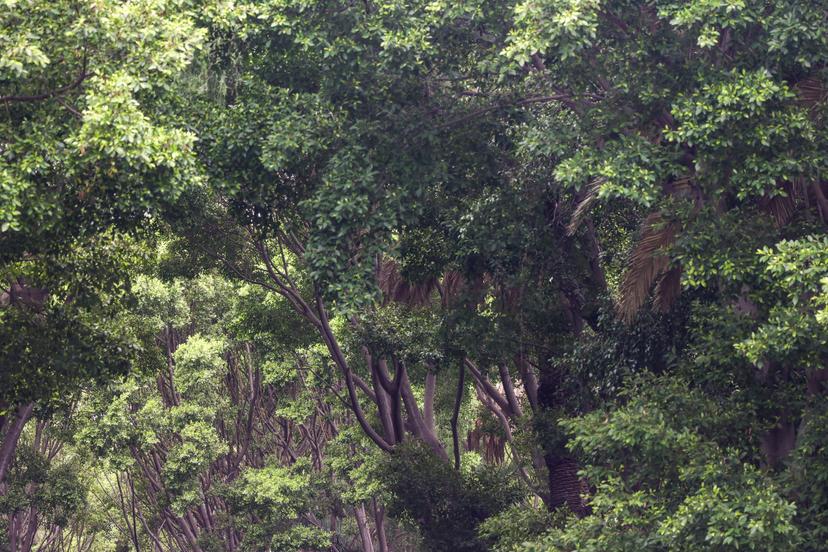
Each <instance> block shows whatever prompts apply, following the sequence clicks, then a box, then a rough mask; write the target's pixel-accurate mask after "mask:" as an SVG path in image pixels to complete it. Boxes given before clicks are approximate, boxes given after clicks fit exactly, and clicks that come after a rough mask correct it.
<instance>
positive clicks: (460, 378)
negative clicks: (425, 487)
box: [451, 363, 466, 470]
mask: <svg viewBox="0 0 828 552" xmlns="http://www.w3.org/2000/svg"><path fill="white" fill-rule="evenodd" d="M465 389H466V367H465V366H464V365H463V364H462V363H461V364H460V373H459V374H458V375H457V392H456V393H455V395H454V411H453V412H452V414H451V440H452V442H453V444H454V469H456V470H459V469H460V434H459V433H458V431H457V420H458V419H459V418H460V407H461V406H462V403H463V391H464V390H465Z"/></svg>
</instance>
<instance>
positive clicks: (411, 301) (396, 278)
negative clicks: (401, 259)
mask: <svg viewBox="0 0 828 552" xmlns="http://www.w3.org/2000/svg"><path fill="white" fill-rule="evenodd" d="M436 286H437V279H436V278H429V279H427V280H426V281H424V282H419V283H414V282H410V281H408V280H406V279H405V278H404V277H403V276H402V274H400V271H399V267H398V266H397V263H396V262H395V261H393V260H392V259H386V260H384V261H382V262H381V263H380V268H379V288H380V291H382V297H383V303H384V304H388V303H390V302H392V301H393V302H395V303H402V304H405V305H409V306H424V305H427V304H429V303H430V302H431V295H432V292H433V291H434V290H435V289H436Z"/></svg>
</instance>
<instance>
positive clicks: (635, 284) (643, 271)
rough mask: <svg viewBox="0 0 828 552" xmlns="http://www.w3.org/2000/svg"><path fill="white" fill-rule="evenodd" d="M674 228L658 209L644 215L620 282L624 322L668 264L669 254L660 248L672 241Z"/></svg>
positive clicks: (640, 303) (629, 318) (633, 313)
mask: <svg viewBox="0 0 828 552" xmlns="http://www.w3.org/2000/svg"><path fill="white" fill-rule="evenodd" d="M677 230H678V225H677V224H676V223H675V222H669V221H665V220H664V219H663V217H662V216H661V214H660V213H652V214H650V215H649V216H648V217H647V218H646V219H644V222H643V223H642V225H641V237H640V239H639V240H638V243H637V244H636V245H635V247H634V248H633V250H632V253H631V254H630V261H629V264H628V265H627V270H626V272H625V274H624V278H623V280H622V282H621V298H620V300H619V301H618V312H619V314H620V316H621V318H622V319H623V320H625V321H626V322H629V321H631V320H632V319H633V317H634V316H635V314H636V313H637V312H638V309H640V308H641V306H642V305H643V304H644V302H645V301H646V300H647V297H648V296H649V294H650V289H652V287H653V284H655V283H656V281H657V280H658V278H659V276H661V275H662V274H663V273H664V272H665V271H667V270H668V268H669V267H670V258H669V257H668V256H667V255H665V254H664V251H663V250H664V248H665V247H667V246H669V245H670V244H672V243H673V241H674V240H675V237H676V232H677ZM666 284H667V283H665V285H666ZM665 293H666V290H665Z"/></svg>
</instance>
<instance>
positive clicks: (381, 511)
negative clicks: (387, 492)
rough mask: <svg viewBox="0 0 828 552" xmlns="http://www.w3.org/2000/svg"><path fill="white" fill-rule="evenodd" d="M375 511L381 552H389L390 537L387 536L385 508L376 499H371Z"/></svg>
mask: <svg viewBox="0 0 828 552" xmlns="http://www.w3.org/2000/svg"><path fill="white" fill-rule="evenodd" d="M371 505H372V507H373V510H374V523H375V525H376V526H377V542H378V543H379V549H380V552H388V537H387V536H386V534H385V508H384V507H383V506H381V505H380V504H379V503H378V502H377V499H376V498H372V499H371Z"/></svg>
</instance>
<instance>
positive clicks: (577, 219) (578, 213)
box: [566, 177, 606, 236]
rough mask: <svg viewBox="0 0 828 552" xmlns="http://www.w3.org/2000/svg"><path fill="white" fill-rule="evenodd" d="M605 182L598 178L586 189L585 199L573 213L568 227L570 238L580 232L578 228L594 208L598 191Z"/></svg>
mask: <svg viewBox="0 0 828 552" xmlns="http://www.w3.org/2000/svg"><path fill="white" fill-rule="evenodd" d="M605 181H606V179H605V178H603V177H601V178H596V179H595V180H593V181H592V182H590V183H589V184H588V185H587V187H586V188H585V189H584V197H583V198H582V199H581V201H579V202H578V205H576V206H575V210H574V211H573V212H572V218H571V219H570V221H569V224H568V225H567V226H566V234H567V235H568V236H571V235H573V234H574V233H575V231H576V230H578V227H579V226H580V225H581V221H583V220H584V216H586V214H587V213H588V212H589V210H590V209H592V206H593V205H594V204H595V201H596V200H597V199H598V190H600V189H601V184H603V183H604V182H605Z"/></svg>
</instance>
